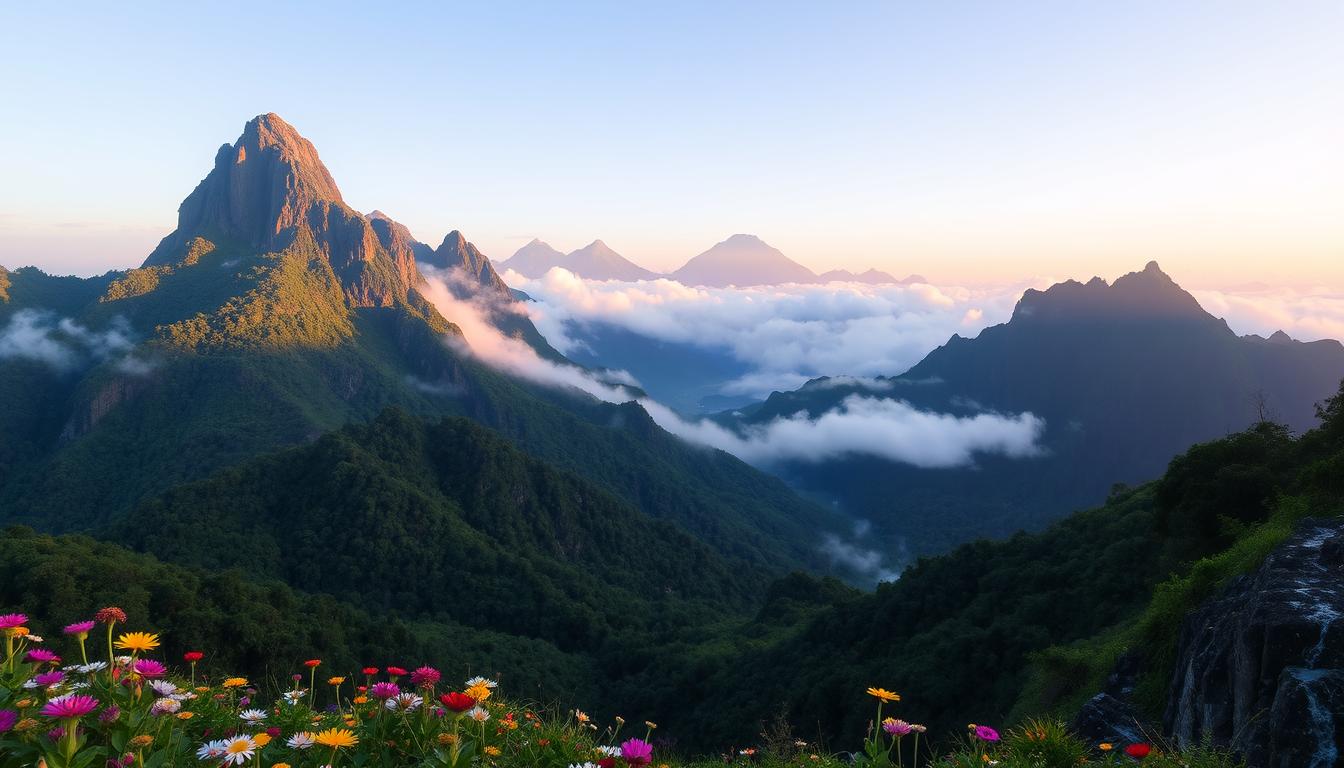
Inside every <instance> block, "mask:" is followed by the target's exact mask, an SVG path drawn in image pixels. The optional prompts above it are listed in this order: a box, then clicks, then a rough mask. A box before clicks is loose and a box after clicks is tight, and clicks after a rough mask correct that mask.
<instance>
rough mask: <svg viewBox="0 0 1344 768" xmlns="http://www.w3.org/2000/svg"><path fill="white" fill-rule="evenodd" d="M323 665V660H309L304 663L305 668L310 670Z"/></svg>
mask: <svg viewBox="0 0 1344 768" xmlns="http://www.w3.org/2000/svg"><path fill="white" fill-rule="evenodd" d="M321 663H322V660H321V659H309V660H307V661H305V662H303V666H305V667H307V668H309V669H312V668H313V667H316V666H317V665H318V664H321Z"/></svg>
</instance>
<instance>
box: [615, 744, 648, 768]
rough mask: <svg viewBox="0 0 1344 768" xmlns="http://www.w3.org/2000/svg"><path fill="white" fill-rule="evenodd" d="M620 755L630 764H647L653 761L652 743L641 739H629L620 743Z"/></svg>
mask: <svg viewBox="0 0 1344 768" xmlns="http://www.w3.org/2000/svg"><path fill="white" fill-rule="evenodd" d="M621 757H623V758H625V762H627V763H629V764H630V765H648V764H649V763H651V762H653V745H652V744H650V743H649V742H647V741H645V740H643V739H630V740H629V741H626V742H624V743H622V744H621Z"/></svg>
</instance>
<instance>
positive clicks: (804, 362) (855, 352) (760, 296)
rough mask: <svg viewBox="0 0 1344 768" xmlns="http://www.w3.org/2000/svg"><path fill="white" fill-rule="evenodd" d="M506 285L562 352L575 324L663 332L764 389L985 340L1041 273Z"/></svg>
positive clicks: (855, 372) (567, 280)
mask: <svg viewBox="0 0 1344 768" xmlns="http://www.w3.org/2000/svg"><path fill="white" fill-rule="evenodd" d="M504 278H505V281H506V282H508V283H509V284H510V285H515V286H516V287H518V288H521V289H522V290H524V291H526V292H527V293H528V294H529V295H530V296H532V297H533V298H534V299H536V303H535V304H533V305H529V308H528V310H529V313H530V314H531V315H532V319H533V322H534V323H536V325H537V327H538V328H539V329H540V330H541V332H542V334H543V335H545V336H546V338H547V340H549V341H550V342H551V344H552V345H553V346H555V347H556V348H557V349H559V350H560V351H561V352H569V351H571V350H573V349H574V348H575V347H576V345H579V344H582V341H581V339H578V338H573V337H571V335H570V332H569V331H570V326H569V324H570V323H579V324H584V323H609V324H612V325H616V326H620V327H623V328H626V329H628V330H630V331H633V332H636V333H639V334H642V335H644V336H649V337H651V338H654V339H658V340H661V341H668V342H676V343H682V344H691V345H695V346H699V347H703V348H711V349H722V350H727V351H728V352H729V353H730V354H731V355H732V356H733V357H734V358H736V359H737V360H739V361H741V362H743V363H745V364H746V365H747V366H749V367H750V368H751V369H752V371H751V373H749V374H747V375H745V376H743V377H741V378H740V379H738V380H736V381H733V382H730V383H729V384H727V385H726V386H725V387H724V389H723V392H724V394H738V395H748V396H763V395H766V394H768V393H770V392H771V391H772V390H776V389H778V390H787V389H794V388H797V387H798V386H800V385H802V384H803V383H804V382H805V381H807V380H808V379H811V378H815V377H817V376H824V375H833V374H838V373H843V374H848V375H852V376H865V377H871V376H877V375H888V376H890V375H895V374H899V373H902V372H904V371H905V370H906V369H908V368H909V367H910V366H912V365H914V364H915V363H917V362H919V361H920V360H921V359H922V358H923V357H924V355H926V354H928V352H929V351H930V350H932V349H933V348H934V347H936V346H938V345H940V344H942V343H944V342H946V341H947V339H948V338H949V337H950V336H951V335H952V334H953V333H960V334H962V335H963V336H974V335H975V334H977V333H979V332H980V331H981V330H982V329H983V328H985V327H986V326H988V325H992V324H994V323H1000V322H1004V321H1006V320H1007V319H1008V318H1009V317H1010V316H1011V315H1012V310H1013V305H1014V304H1015V303H1016V302H1017V299H1018V298H1019V297H1020V296H1021V295H1022V291H1023V290H1024V289H1025V288H1028V287H1044V286H1045V285H1048V284H1049V282H1048V281H1045V280H1033V281H1026V282H1022V283H1017V284H1012V285H1006V286H1002V287H996V288H988V289H984V288H963V287H949V286H941V287H940V286H934V285H928V284H924V283H917V284H913V285H868V284H864V283H829V284H824V285H810V284H797V285H777V286H762V287H754V288H703V287H690V286H685V285H682V284H681V283H679V282H676V281H674V280H668V279H660V280H646V281H638V282H621V281H596V280H585V279H583V278H580V277H578V276H577V275H574V274H573V273H571V272H568V271H566V270H564V269H560V268H554V269H552V270H551V271H549V272H548V273H547V274H546V275H544V276H543V277H541V278H540V279H537V280H529V279H527V278H525V277H523V276H521V275H519V274H517V273H514V272H507V273H505V275H504Z"/></svg>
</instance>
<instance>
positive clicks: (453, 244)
mask: <svg viewBox="0 0 1344 768" xmlns="http://www.w3.org/2000/svg"><path fill="white" fill-rule="evenodd" d="M425 263H426V264H428V265H430V266H433V267H435V268H437V269H445V270H460V273H461V277H462V278H463V279H464V280H465V281H466V282H468V283H471V284H474V285H478V286H480V287H481V288H485V289H486V290H487V291H490V292H493V293H495V294H498V295H499V296H500V297H502V298H505V299H507V300H510V301H512V299H513V294H512V293H511V292H510V291H509V286H507V285H505V284H504V280H503V279H501V278H500V276H499V274H498V273H497V272H495V268H494V267H492V266H491V265H490V260H489V259H487V258H486V257H485V254H483V253H481V251H480V249H478V248H477V247H476V246H475V245H472V244H471V243H470V242H467V239H466V238H465V237H463V236H462V233H461V232H458V231H457V230H453V231H452V232H449V233H448V235H447V237H444V238H443V242H442V243H441V244H440V245H439V247H438V248H436V249H434V253H433V255H432V256H431V257H430V258H429V260H428V261H427V262H425ZM453 287H454V291H455V292H458V293H459V298H464V297H463V296H461V295H460V291H459V290H458V289H459V288H461V286H458V285H456V284H454V286H453Z"/></svg>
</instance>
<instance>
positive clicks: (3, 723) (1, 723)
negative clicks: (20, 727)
mask: <svg viewBox="0 0 1344 768" xmlns="http://www.w3.org/2000/svg"><path fill="white" fill-rule="evenodd" d="M17 722H19V713H18V712H15V711H14V710H12V709H0V733H4V732H5V731H8V730H10V729H11V728H13V727H14V724H15V723H17Z"/></svg>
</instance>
